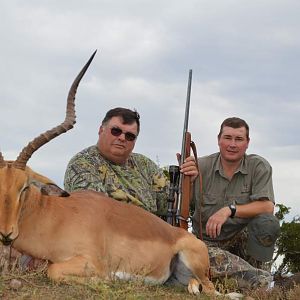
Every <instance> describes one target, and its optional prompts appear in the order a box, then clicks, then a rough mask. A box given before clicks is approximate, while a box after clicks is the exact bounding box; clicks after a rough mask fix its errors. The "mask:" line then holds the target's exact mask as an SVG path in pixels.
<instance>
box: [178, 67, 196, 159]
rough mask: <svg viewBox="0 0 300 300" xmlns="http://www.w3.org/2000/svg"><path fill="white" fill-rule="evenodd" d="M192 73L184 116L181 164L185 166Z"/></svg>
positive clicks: (190, 73) (190, 71) (190, 74)
mask: <svg viewBox="0 0 300 300" xmlns="http://www.w3.org/2000/svg"><path fill="white" fill-rule="evenodd" d="M192 73H193V71H192V70H191V69H190V70H189V80H188V87H187V95H186V103H185V115H184V124H183V135H182V145H181V158H180V164H183V162H184V160H185V134H186V132H187V131H188V126H189V114H190V102H191V89H192Z"/></svg>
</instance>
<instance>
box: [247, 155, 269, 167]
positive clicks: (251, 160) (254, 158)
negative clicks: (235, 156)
mask: <svg viewBox="0 0 300 300" xmlns="http://www.w3.org/2000/svg"><path fill="white" fill-rule="evenodd" d="M245 160H246V161H247V162H248V164H250V165H258V164H262V165H264V166H267V167H271V165H270V163H269V162H268V161H267V160H266V159H265V158H264V157H262V156H260V155H258V154H245Z"/></svg>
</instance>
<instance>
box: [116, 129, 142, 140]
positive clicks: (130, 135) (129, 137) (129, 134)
mask: <svg viewBox="0 0 300 300" xmlns="http://www.w3.org/2000/svg"><path fill="white" fill-rule="evenodd" d="M110 133H111V134H112V135H113V136H120V135H121V134H122V133H124V135H125V139H126V140H127V141H129V142H132V141H134V140H135V139H136V137H137V135H135V134H134V133H132V132H128V131H123V130H122V129H121V128H119V127H112V128H111V129H110Z"/></svg>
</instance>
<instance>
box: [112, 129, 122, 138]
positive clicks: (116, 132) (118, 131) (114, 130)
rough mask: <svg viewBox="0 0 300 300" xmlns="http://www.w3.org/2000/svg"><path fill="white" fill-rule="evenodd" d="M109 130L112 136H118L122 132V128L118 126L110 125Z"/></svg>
mask: <svg viewBox="0 0 300 300" xmlns="http://www.w3.org/2000/svg"><path fill="white" fill-rule="evenodd" d="M110 132H111V134H112V135H113V136H119V135H121V134H122V130H121V129H120V128H118V127H112V128H111V130H110Z"/></svg>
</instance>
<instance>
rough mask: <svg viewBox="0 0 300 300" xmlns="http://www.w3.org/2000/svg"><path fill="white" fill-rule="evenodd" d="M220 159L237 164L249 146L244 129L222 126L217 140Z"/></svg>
mask: <svg viewBox="0 0 300 300" xmlns="http://www.w3.org/2000/svg"><path fill="white" fill-rule="evenodd" d="M218 145H219V148H220V153H221V157H222V159H223V160H224V161H227V162H239V161H240V160H241V159H242V158H243V156H244V154H245V152H246V150H247V148H248V145H249V140H247V135H246V128H245V127H241V128H232V127H228V126H224V127H223V130H222V134H221V136H220V138H219V139H218Z"/></svg>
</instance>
